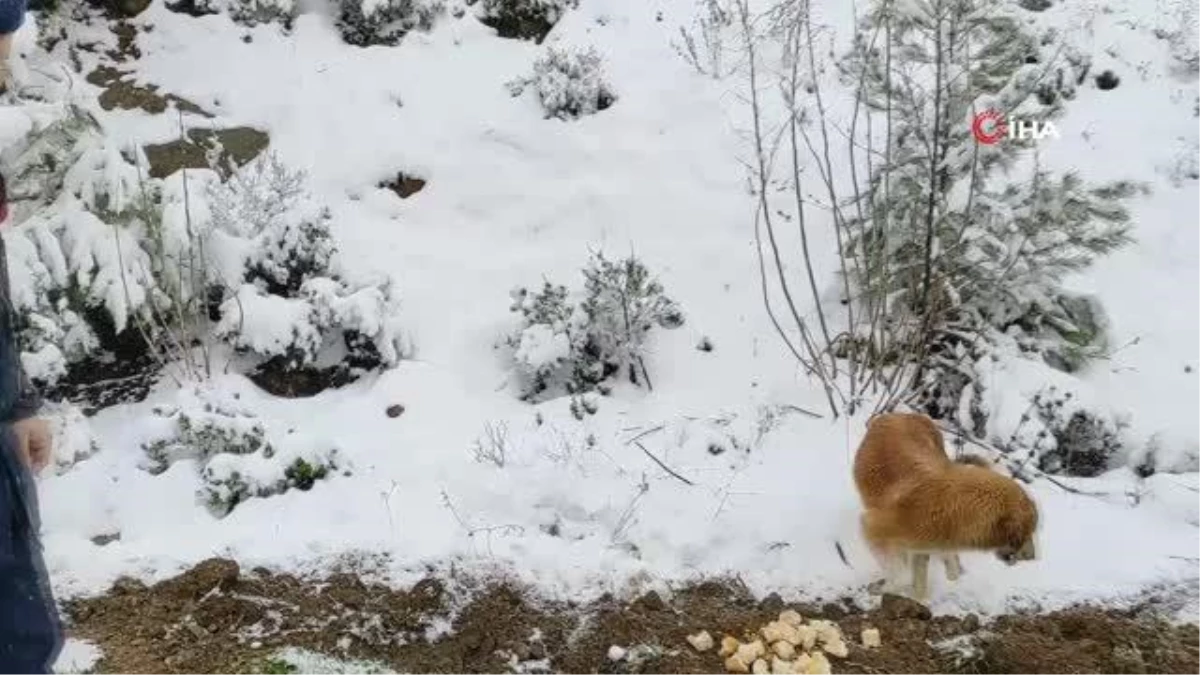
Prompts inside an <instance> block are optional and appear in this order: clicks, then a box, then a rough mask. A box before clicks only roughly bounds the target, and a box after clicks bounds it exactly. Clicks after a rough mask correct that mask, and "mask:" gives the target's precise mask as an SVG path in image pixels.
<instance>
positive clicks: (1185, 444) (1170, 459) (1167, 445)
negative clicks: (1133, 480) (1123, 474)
mask: <svg viewBox="0 0 1200 675" xmlns="http://www.w3.org/2000/svg"><path fill="white" fill-rule="evenodd" d="M1129 465H1130V466H1131V467H1132V468H1133V470H1134V471H1135V472H1137V474H1138V475H1139V476H1141V477H1143V478H1146V477H1149V476H1152V475H1154V474H1156V473H1196V472H1197V471H1200V444H1197V443H1196V441H1195V440H1193V439H1189V438H1170V437H1168V436H1167V435H1165V434H1163V433H1156V434H1152V435H1151V436H1150V438H1149V439H1147V440H1146V443H1145V444H1143V445H1142V447H1140V448H1138V449H1137V450H1136V451H1134V452H1132V453H1131V454H1130V458H1129Z"/></svg>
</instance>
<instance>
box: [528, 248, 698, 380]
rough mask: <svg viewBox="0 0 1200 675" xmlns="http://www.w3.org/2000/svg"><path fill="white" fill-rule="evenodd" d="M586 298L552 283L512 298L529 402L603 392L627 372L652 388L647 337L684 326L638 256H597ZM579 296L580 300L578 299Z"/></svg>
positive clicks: (587, 277)
mask: <svg viewBox="0 0 1200 675" xmlns="http://www.w3.org/2000/svg"><path fill="white" fill-rule="evenodd" d="M583 277H584V287H583V289H582V292H580V293H576V294H572V293H570V292H569V291H568V290H567V288H566V286H562V285H556V284H552V283H550V282H549V281H547V282H545V284H544V285H543V286H542V289H541V290H540V291H536V292H530V291H529V290H528V289H525V288H518V289H516V290H514V291H513V292H512V299H513V304H512V307H511V308H510V309H511V311H513V312H517V313H519V314H520V315H521V323H520V328H519V329H518V330H517V332H516V333H515V334H514V335H512V336H511V337H510V338H509V340H508V344H509V345H510V346H511V347H512V348H513V350H514V351H513V360H514V362H515V364H516V366H517V370H518V372H519V374H520V375H521V377H522V380H523V382H522V398H525V399H527V400H529V399H534V398H537V399H546V398H552V397H554V396H559V395H562V394H564V393H570V394H579V393H582V392H587V391H592V390H594V389H597V388H598V387H599V386H600V385H601V384H602V383H603V382H604V381H605V380H607V379H608V378H609V377H611V376H612V375H613V374H615V373H618V372H620V371H621V370H622V369H624V370H626V371H627V372H628V373H629V379H630V381H631V382H632V383H634V384H641V383H642V382H645V384H646V385H647V386H650V381H649V373H648V371H647V370H646V365H645V361H644V358H643V357H644V353H643V352H644V349H645V341H646V336H647V335H648V334H649V332H650V330H651V329H653V328H654V327H656V326H660V327H663V328H676V327H678V326H680V325H682V324H683V315H682V313H681V312H680V311H679V308H678V307H677V306H676V304H675V303H674V302H673V301H672V300H671V299H670V298H668V297H667V296H666V294H665V293H664V291H663V287H662V285H661V284H660V283H659V282H658V281H657V280H656V279H654V278H653V277H652V276H651V275H650V272H649V271H648V270H647V269H646V267H645V265H644V264H643V263H642V262H641V261H640V260H638V259H637V258H636V257H634V256H630V257H628V258H625V259H623V260H618V261H612V260H609V259H607V258H605V257H604V256H603V254H600V253H596V254H594V255H593V256H592V258H591V260H590V261H589V263H588V265H587V266H586V267H585V268H584V270H583ZM573 296H574V297H573Z"/></svg>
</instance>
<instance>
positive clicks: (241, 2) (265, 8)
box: [167, 0, 298, 28]
mask: <svg viewBox="0 0 1200 675" xmlns="http://www.w3.org/2000/svg"><path fill="white" fill-rule="evenodd" d="M167 9H169V10H171V11H173V12H179V13H181V14H189V15H191V16H207V15H209V14H221V13H224V14H225V15H226V16H228V17H229V18H231V19H233V20H234V21H236V22H238V23H240V24H244V25H247V26H256V25H258V24H263V23H272V22H274V23H279V24H282V25H283V26H284V27H285V28H290V27H291V25H292V22H293V21H295V19H296V15H297V13H298V8H297V7H296V2H295V0H177V1H176V2H168V3H167Z"/></svg>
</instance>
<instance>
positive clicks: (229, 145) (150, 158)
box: [145, 127, 270, 178]
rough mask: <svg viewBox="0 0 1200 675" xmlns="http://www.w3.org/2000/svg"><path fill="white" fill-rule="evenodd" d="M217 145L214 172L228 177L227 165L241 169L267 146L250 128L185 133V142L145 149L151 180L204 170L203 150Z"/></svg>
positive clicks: (267, 139) (266, 140)
mask: <svg viewBox="0 0 1200 675" xmlns="http://www.w3.org/2000/svg"><path fill="white" fill-rule="evenodd" d="M214 142H215V143H219V144H220V145H221V148H222V151H221V157H220V159H219V161H218V163H217V166H216V167H213V168H214V169H216V171H217V172H218V173H220V174H221V175H222V176H223V177H228V174H229V172H230V170H231V169H232V168H233V167H230V166H229V164H230V163H231V162H232V163H233V164H234V166H235V167H239V168H240V167H242V166H245V165H246V164H247V163H249V162H250V161H251V160H253V159H254V158H255V157H258V156H259V155H260V154H262V152H263V150H266V149H267V145H269V144H270V137H269V136H267V134H266V133H265V132H262V131H259V130H258V129H254V128H251V127H229V128H227V129H189V130H188V132H187V140H184V139H178V140H174V141H170V142H168V143H157V144H152V145H147V146H145V151H146V161H147V162H148V163H149V164H150V169H149V172H148V173H149V174H150V177H151V178H166V177H167V176H170V175H171V174H173V173H175V172H176V171H179V170H180V169H207V168H210V167H209V164H208V157H207V154H206V153H207V150H208V148H210V147H211V146H212V145H213V144H214Z"/></svg>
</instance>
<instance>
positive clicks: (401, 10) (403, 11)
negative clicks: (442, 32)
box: [336, 0, 446, 47]
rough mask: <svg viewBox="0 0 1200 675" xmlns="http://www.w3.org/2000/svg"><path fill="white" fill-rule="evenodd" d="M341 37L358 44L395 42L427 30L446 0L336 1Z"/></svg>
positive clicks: (350, 42)
mask: <svg viewBox="0 0 1200 675" xmlns="http://www.w3.org/2000/svg"><path fill="white" fill-rule="evenodd" d="M336 2H337V7H338V18H337V27H338V30H339V31H340V32H341V34H342V39H343V40H345V41H346V42H347V43H349V44H352V45H356V46H359V47H366V46H369V45H395V44H398V43H399V42H400V40H401V39H402V38H403V37H404V36H405V35H407V34H408V32H409V31H413V30H423V31H427V30H430V29H432V28H433V24H434V22H435V21H436V20H437V19H438V17H440V16H441V15H442V14H443V13H444V12H445V9H446V3H445V2H444V0H336Z"/></svg>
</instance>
